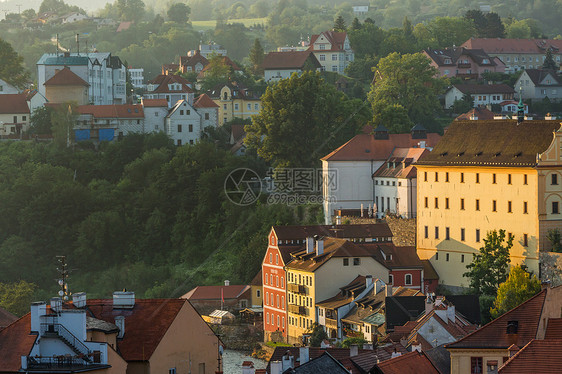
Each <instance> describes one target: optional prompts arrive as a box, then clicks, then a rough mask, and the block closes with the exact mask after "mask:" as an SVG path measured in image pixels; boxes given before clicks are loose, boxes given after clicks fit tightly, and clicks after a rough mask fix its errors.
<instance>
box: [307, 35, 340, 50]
mask: <svg viewBox="0 0 562 374" xmlns="http://www.w3.org/2000/svg"><path fill="white" fill-rule="evenodd" d="M320 35H324V36H325V37H326V39H328V42H330V44H331V45H332V48H330V49H322V50H321V51H325V52H338V51H343V50H344V48H343V44H344V42H345V38H346V36H347V33H346V32H336V31H332V30H330V31H324V32H322V33H320V34H316V35H312V37H311V38H310V47H309V49H308V50H312V48H313V47H314V43H316V39H318V37H319V36H320ZM317 51H320V50H317Z"/></svg>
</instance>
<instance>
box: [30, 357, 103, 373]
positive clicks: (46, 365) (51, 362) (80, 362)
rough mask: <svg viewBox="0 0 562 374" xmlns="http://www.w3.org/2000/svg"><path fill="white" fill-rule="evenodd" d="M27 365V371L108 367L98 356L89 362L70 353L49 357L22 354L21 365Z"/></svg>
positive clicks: (62, 370)
mask: <svg viewBox="0 0 562 374" xmlns="http://www.w3.org/2000/svg"><path fill="white" fill-rule="evenodd" d="M23 365H27V367H25V368H24V369H25V370H27V371H28V372H33V371H37V372H43V373H44V372H59V371H60V372H74V371H88V370H99V369H105V368H108V367H109V365H107V364H103V363H100V362H99V358H98V359H97V360H96V357H94V359H93V360H90V361H89V362H88V361H86V360H84V358H82V357H80V356H71V355H54V356H50V357H44V356H23V357H22V366H23Z"/></svg>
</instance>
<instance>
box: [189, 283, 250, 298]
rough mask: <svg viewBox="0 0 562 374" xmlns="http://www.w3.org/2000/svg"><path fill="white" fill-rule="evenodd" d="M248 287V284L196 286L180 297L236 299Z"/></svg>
mask: <svg viewBox="0 0 562 374" xmlns="http://www.w3.org/2000/svg"><path fill="white" fill-rule="evenodd" d="M249 289H250V286H248V285H232V286H197V287H195V288H194V289H192V290H191V291H189V292H188V293H186V294H185V295H183V296H182V297H181V298H182V299H187V300H220V299H221V297H224V299H225V300H226V299H237V298H239V297H241V296H242V295H243V294H244V292H246V291H248V290H249ZM221 295H222V296H221Z"/></svg>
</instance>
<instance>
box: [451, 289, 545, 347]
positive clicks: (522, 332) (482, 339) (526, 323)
mask: <svg viewBox="0 0 562 374" xmlns="http://www.w3.org/2000/svg"><path fill="white" fill-rule="evenodd" d="M545 297H546V290H543V291H541V292H539V293H538V294H537V295H535V296H533V297H532V298H530V299H529V300H527V301H525V302H524V303H523V304H521V305H519V306H517V307H516V308H514V309H512V310H510V311H509V312H507V313H505V314H503V315H501V316H500V317H498V318H496V319H495V320H493V321H492V322H490V323H488V324H487V325H485V326H483V327H482V328H480V329H478V330H476V331H475V332H473V333H471V334H469V335H467V336H465V337H464V338H462V339H460V340H458V341H456V342H454V343H451V344H448V345H447V346H446V348H447V349H450V348H501V349H506V348H508V347H509V346H510V345H512V344H516V345H518V346H519V347H522V346H524V345H525V344H527V343H528V342H530V341H531V340H532V339H535V337H536V335H537V330H538V327H539V322H540V316H541V312H542V308H543V304H544V301H545ZM509 321H517V322H518V327H517V334H516V336H512V335H508V334H507V323H508V322H509Z"/></svg>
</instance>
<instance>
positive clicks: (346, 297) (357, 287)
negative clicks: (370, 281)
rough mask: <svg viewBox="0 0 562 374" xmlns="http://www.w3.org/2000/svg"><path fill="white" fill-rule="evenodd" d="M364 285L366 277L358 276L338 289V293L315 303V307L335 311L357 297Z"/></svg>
mask: <svg viewBox="0 0 562 374" xmlns="http://www.w3.org/2000/svg"><path fill="white" fill-rule="evenodd" d="M366 283H367V282H366V277H364V276H362V275H358V276H357V277H355V279H354V280H352V281H351V282H349V283H348V284H347V285H345V286H343V287H340V292H338V293H337V294H336V295H335V296H333V297H331V298H329V299H326V300H324V301H321V302H319V303H316V305H317V306H321V307H324V308H328V309H335V308H339V307H340V306H344V305H346V304H349V303H350V302H352V301H353V299H354V298H355V297H356V296H357V295H359V294H360V293H361V292H363V291H364V290H365V288H366V285H367V284H366Z"/></svg>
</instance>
